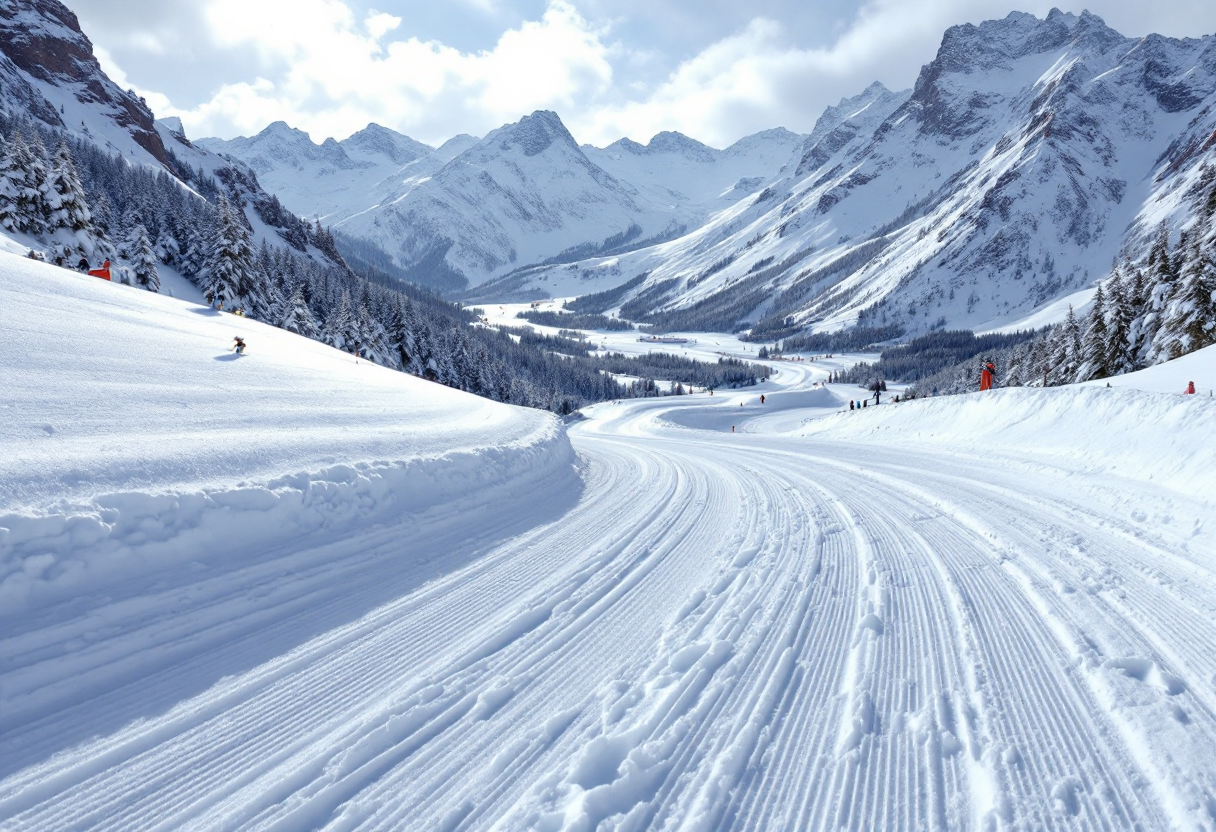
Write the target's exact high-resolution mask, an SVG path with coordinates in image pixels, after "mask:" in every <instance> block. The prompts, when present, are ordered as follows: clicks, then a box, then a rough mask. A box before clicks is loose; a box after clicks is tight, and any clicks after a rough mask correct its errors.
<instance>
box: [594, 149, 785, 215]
mask: <svg viewBox="0 0 1216 832" xmlns="http://www.w3.org/2000/svg"><path fill="white" fill-rule="evenodd" d="M803 138H804V137H803V136H799V135H798V134H796V133H791V132H790V131H788V130H785V129H783V128H780V127H778V128H776V129H773V130H766V131H764V132H762V133H756V134H755V135H752V136H748V137H746V138H743V139H740V140H739V141H738V142H736V143H735V144H733V145H731V146H730V147H728V148H726V149H725V150H715V149H714V148H712V147H709V146H708V145H704V144H702V143H700V142H698V141H696V140H695V139H690V138H689V137H687V136H685V135H682V134H680V133H674V132H664V133H659V134H658V135H656V136H655V137H654V138H652V139H651V140H650V142H649V144H645V145H642V144H638V143H637V142H635V141H632V140H631V139H621V140H620V141H617V142H614V143H613V144H610V145H608V146H607V147H605V148H602V149H601V148H597V147H592V146H590V145H584V146H583V152H584V153H586V154H587V158H588V159H590V160H591V161H592V162H594V163H595V164H596V165H598V166H599V167H601V168H603V169H604V170H606V171H608V172H609V173H611V174H612V175H613V176H615V177H616V178H617V179H619V180H621V181H624V182H629V183H630V184H632V185H633V186H634V187H636V188H637V189H638V190H639V191H640V192H641V193H643V194H644V195H645V196H646V198H647V199H648V200H649V201H650V202H652V203H654V204H657V205H664V204H666V205H670V206H671V207H672V209H673V210H674V209H676V208H677V207H679V206H684V207H687V208H688V209H691V210H689V211H688V213H687V215H686V216H688V218H689V221H690V222H689V224H690V225H693V224H696V225H699V224H700V222H701V221H703V220H704V217H703V216H698V215H697V211H698V210H699V211H703V212H705V213H706V214H707V213H709V212H710V211H713V210H716V209H721V208H724V207H726V206H728V205H731V204H733V203H734V202H736V201H738V200H739V199H741V198H743V197H744V196H747V195H749V194H753V193H755V192H756V191H758V190H760V188H761V186H763V184H764V183H765V181H766V180H767V179H769V178H771V177H772V176H775V175H776V173H777V171H779V170H780V169H781V166H782V165H783V164H785V163H786V162H788V161H789V158H790V154H791V153H792V152H793V149H794V148H795V147H797V146H798V144H799V143H800V142H801V141H802V140H803Z"/></svg>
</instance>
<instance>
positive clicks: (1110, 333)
mask: <svg viewBox="0 0 1216 832" xmlns="http://www.w3.org/2000/svg"><path fill="white" fill-rule="evenodd" d="M1109 285H1110V301H1109V303H1108V304H1107V305H1108V306H1109V307H1110V312H1109V315H1108V317H1107V328H1106V368H1107V370H1108V371H1109V372H1108V375H1112V376H1117V375H1122V374H1123V373H1130V372H1131V371H1132V370H1134V369H1136V361H1135V352H1134V351H1133V349H1132V340H1131V339H1132V321H1133V315H1132V302H1131V297H1130V295H1131V292H1132V291H1134V287H1132V286H1131V285H1130V280H1129V275H1127V273H1126V272H1124V271H1123V270H1122V269H1121V268H1118V267H1116V269H1115V272H1114V276H1113V277H1112V279H1111V281H1110V284H1109Z"/></svg>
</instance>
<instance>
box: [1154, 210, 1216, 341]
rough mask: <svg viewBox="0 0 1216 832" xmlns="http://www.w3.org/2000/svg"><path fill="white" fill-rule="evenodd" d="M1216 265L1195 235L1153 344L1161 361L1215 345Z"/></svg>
mask: <svg viewBox="0 0 1216 832" xmlns="http://www.w3.org/2000/svg"><path fill="white" fill-rule="evenodd" d="M1213 293H1216V263H1213V261H1212V255H1211V254H1210V251H1209V248H1208V247H1207V246H1205V245H1202V244H1201V238H1200V235H1198V234H1196V235H1194V243H1193V244H1192V245H1191V246H1190V248H1189V251H1188V252H1187V256H1186V258H1185V261H1184V264H1183V272H1182V275H1181V276H1180V277H1179V280H1178V283H1177V284H1176V286H1175V290H1174V292H1173V294H1172V295H1171V296H1170V300H1169V306H1168V307H1167V308H1166V310H1165V312H1164V314H1163V315H1162V323H1161V328H1160V329H1159V330H1158V332H1157V339H1156V341H1155V342H1154V345H1153V347H1154V349H1153V352H1154V355H1155V356H1157V357H1158V358H1159V359H1160V360H1169V359H1172V358H1178V357H1179V356H1182V355H1185V354H1187V353H1188V352H1191V351H1193V350H1197V349H1201V348H1203V347H1206V346H1208V345H1209V344H1212V343H1216V299H1214V298H1213Z"/></svg>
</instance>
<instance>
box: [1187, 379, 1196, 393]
mask: <svg viewBox="0 0 1216 832" xmlns="http://www.w3.org/2000/svg"><path fill="white" fill-rule="evenodd" d="M1186 394H1187V395H1188V396H1193V395H1195V382H1193V381H1188V382H1187V383H1186Z"/></svg>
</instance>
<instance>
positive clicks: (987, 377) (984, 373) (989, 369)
mask: <svg viewBox="0 0 1216 832" xmlns="http://www.w3.org/2000/svg"><path fill="white" fill-rule="evenodd" d="M995 378H996V367H995V366H994V365H993V363H992V362H991V361H985V362H984V369H983V370H981V371H980V389H981V390H991V389H992V381H993V379H995Z"/></svg>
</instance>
